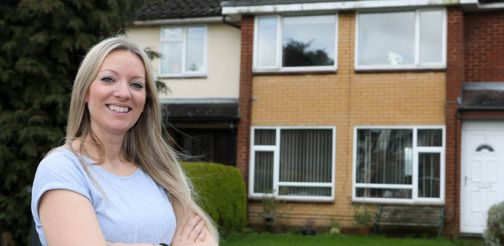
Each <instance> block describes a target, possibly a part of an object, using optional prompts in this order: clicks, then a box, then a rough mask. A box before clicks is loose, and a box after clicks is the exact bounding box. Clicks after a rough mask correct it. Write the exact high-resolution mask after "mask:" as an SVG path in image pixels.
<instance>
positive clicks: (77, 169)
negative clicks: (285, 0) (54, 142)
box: [31, 148, 91, 227]
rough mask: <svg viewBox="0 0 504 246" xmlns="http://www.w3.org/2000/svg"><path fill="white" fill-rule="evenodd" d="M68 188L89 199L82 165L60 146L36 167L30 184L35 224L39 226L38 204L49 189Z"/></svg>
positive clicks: (86, 180) (87, 185)
mask: <svg viewBox="0 0 504 246" xmlns="http://www.w3.org/2000/svg"><path fill="white" fill-rule="evenodd" d="M57 189H63V190H70V191H73V192H76V193H79V194H81V195H83V196H84V197H86V198H87V199H88V200H91V195H90V187H89V182H88V179H87V175H86V172H85V171H84V167H83V166H82V164H81V163H80V162H79V159H78V158H77V157H76V156H75V155H74V154H73V153H72V152H70V151H68V150H64V149H62V148H60V149H56V150H54V151H52V152H51V153H50V154H48V155H47V156H46V157H45V158H44V159H43V160H42V161H41V162H40V164H39V166H38V167H37V171H36V173H35V179H34V181H33V186H32V201H31V210H32V214H33V218H34V220H35V224H36V225H37V226H38V227H40V218H39V214H38V205H39V201H40V198H41V197H42V195H44V193H45V192H47V191H49V190H57Z"/></svg>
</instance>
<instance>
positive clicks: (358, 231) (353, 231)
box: [341, 226, 371, 235]
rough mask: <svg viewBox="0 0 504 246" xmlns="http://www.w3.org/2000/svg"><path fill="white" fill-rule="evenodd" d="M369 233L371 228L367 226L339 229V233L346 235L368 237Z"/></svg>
mask: <svg viewBox="0 0 504 246" xmlns="http://www.w3.org/2000/svg"><path fill="white" fill-rule="evenodd" d="M370 232H371V227H369V226H360V227H343V228H341V233H343V234H348V235H369V233H370Z"/></svg>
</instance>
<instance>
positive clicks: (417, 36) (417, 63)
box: [354, 8, 447, 71]
mask: <svg viewBox="0 0 504 246" xmlns="http://www.w3.org/2000/svg"><path fill="white" fill-rule="evenodd" d="M433 10H436V11H439V10H440V11H441V13H442V19H443V23H442V25H443V26H442V32H443V33H442V39H443V40H442V44H441V49H442V51H441V62H439V63H420V60H419V59H420V13H421V12H423V11H433ZM398 12H415V50H414V52H415V54H414V55H415V61H414V63H413V64H405V65H359V31H360V30H359V16H360V15H361V14H371V13H375V12H368V11H360V12H357V14H356V15H355V23H356V24H355V59H354V60H355V64H354V66H355V70H357V71H359V70H428V69H445V68H446V50H447V48H446V46H447V20H446V19H447V15H446V9H444V8H423V9H417V10H409V11H393V12H392V11H390V12H383V13H398Z"/></svg>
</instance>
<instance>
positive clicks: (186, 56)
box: [159, 26, 207, 77]
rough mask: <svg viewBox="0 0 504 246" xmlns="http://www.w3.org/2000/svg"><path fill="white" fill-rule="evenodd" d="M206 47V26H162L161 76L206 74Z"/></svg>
mask: <svg viewBox="0 0 504 246" xmlns="http://www.w3.org/2000/svg"><path fill="white" fill-rule="evenodd" d="M206 49H207V27H206V26H174V27H164V28H162V29H161V55H162V56H161V62H160V70H159V71H160V76H162V77H174V76H175V77H176V76H205V75H206V52H207V51H206Z"/></svg>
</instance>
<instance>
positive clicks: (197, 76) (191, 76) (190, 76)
mask: <svg viewBox="0 0 504 246" xmlns="http://www.w3.org/2000/svg"><path fill="white" fill-rule="evenodd" d="M201 78H207V74H180V75H159V76H158V79H201Z"/></svg>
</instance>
